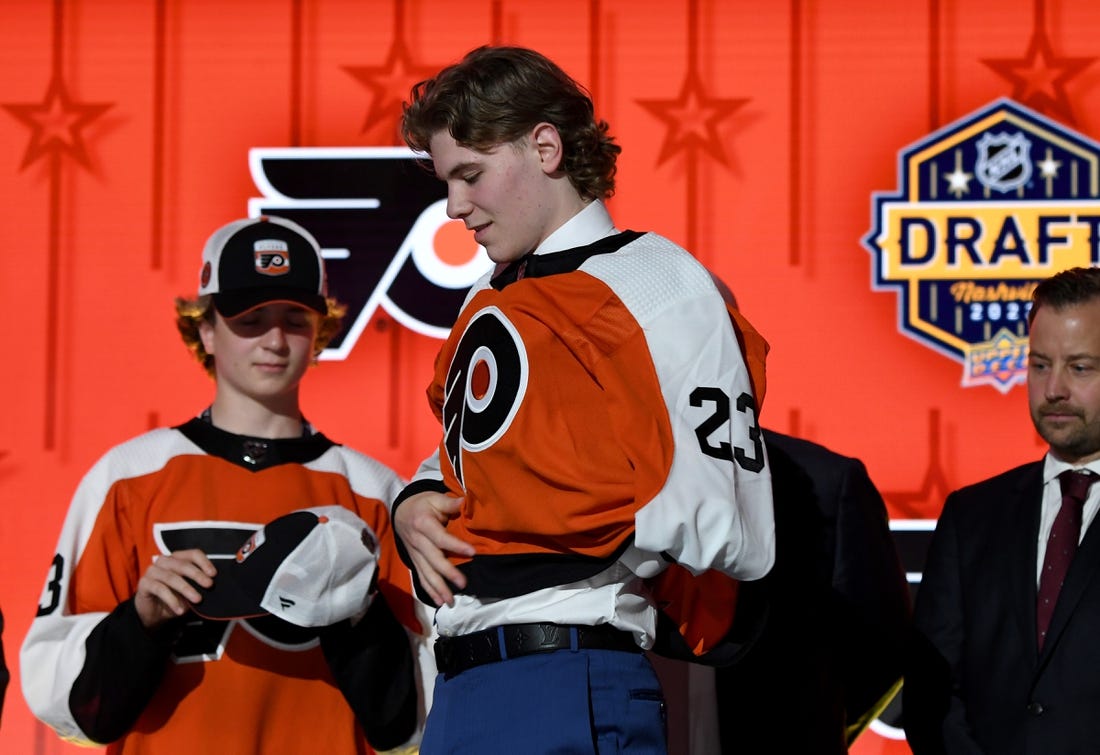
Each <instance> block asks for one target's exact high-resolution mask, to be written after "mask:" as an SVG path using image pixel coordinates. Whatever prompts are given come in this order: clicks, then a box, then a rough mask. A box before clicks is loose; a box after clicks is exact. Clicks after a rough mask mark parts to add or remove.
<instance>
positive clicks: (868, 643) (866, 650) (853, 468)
mask: <svg viewBox="0 0 1100 755" xmlns="http://www.w3.org/2000/svg"><path fill="white" fill-rule="evenodd" d="M764 444H765V446H766V447H767V450H768V459H769V461H770V463H771V464H772V468H773V470H774V471H773V477H772V488H773V496H774V499H775V528H776V534H775V537H776V557H775V566H774V567H773V569H772V571H771V573H770V574H768V576H767V577H765V578H764V579H763V580H760V581H759V582H746V583H744V584H742V585H741V589H742V590H748V591H761V592H762V593H763V595H764V597H765V598H766V600H767V603H768V605H769V615H768V620H767V624H766V628H765V630H764V632H763V634H762V635H761V636H760V638H759V639H758V640H757V642H756V644H755V645H754V646H753V648H752V649H751V650H750V651H749V652H748V654H747V655H746V656H745V657H744V659H743V660H741V661H740V662H739V663H737V664H735V665H733V666H730V667H726V668H719V669H717V671H716V676H715V687H716V693H717V700H718V721H719V728H720V733H721V742H722V752H723V753H758V752H759V753H764V752H799V753H814V754H815V755H828V754H829V753H844V752H847V751H848V744H849V743H850V742H851V740H852V739H854V737H855V735H856V734H858V733H859V732H860V731H862V729H863V728H864V727H865V726H866V725H867V724H868V723H870V721H871V720H873V719H874V717H875V715H876V714H877V713H879V712H881V710H882V708H883V707H885V705H886V704H887V703H888V702H889V701H890V698H891V697H892V696H893V695H894V694H895V693H896V691H897V688H898V685H899V683H900V679H901V673H902V651H903V648H904V644H905V637H906V634H907V632H908V631H909V621H910V610H909V587H908V584H907V582H906V579H905V573H904V572H903V571H902V568H901V564H900V561H899V559H898V555H897V551H896V549H895V547H894V541H893V537H892V536H891V534H890V528H889V523H888V519H887V515H886V507H885V505H884V503H883V501H882V496H881V495H880V494H879V492H878V490H876V488H875V486H874V484H872V482H871V479H870V477H868V475H867V470H866V468H865V467H864V465H863V463H862V462H861V461H859V460H858V459H853V458H849V457H847V456H842V455H840V454H838V453H835V452H833V451H831V450H829V449H827V448H825V447H823V446H820V445H818V444H816V443H811V442H809V441H806V440H802V439H799V438H792V437H791V436H789V435H782V434H780V433H777V432H773V431H771V430H764Z"/></svg>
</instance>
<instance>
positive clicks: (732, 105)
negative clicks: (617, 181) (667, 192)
mask: <svg viewBox="0 0 1100 755" xmlns="http://www.w3.org/2000/svg"><path fill="white" fill-rule="evenodd" d="M748 101H749V99H748V98H723V97H708V96H707V93H706V89H705V88H704V87H703V83H702V82H701V81H700V80H699V75H698V74H697V73H696V72H695V71H694V70H689V71H688V73H687V76H686V77H685V78H684V84H683V86H682V87H681V89H680V94H679V96H678V97H677V98H676V99H673V100H638V101H637V102H638V104H639V105H641V106H642V107H643V108H645V109H646V110H648V111H649V112H650V113H652V114H653V115H654V116H656V117H657V118H659V119H660V120H662V121H663V122H664V123H665V125H666V126H667V127H668V131H667V132H666V133H665V141H664V144H662V145H661V154H660V155H658V157H657V164H658V165H660V164H661V163H663V162H664V161H665V160H667V159H668V158H670V157H672V156H673V155H674V154H676V153H677V152H679V151H680V150H682V149H687V150H694V149H702V150H703V151H705V152H707V153H709V154H711V155H713V156H714V158H715V159H716V160H718V162H720V163H722V164H723V165H727V163H726V154H725V150H724V149H723V148H722V139H721V138H720V137H719V136H718V124H719V123H721V122H722V121H723V120H725V119H726V118H728V117H729V116H730V115H732V114H733V113H734V111H736V110H738V109H739V108H741V107H742V106H743V105H744V104H745V103H747V102H748Z"/></svg>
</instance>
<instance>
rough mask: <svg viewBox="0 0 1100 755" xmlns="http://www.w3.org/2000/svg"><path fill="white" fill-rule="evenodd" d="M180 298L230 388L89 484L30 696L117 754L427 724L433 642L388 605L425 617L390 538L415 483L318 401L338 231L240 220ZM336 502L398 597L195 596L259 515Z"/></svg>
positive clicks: (383, 588)
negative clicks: (308, 624)
mask: <svg viewBox="0 0 1100 755" xmlns="http://www.w3.org/2000/svg"><path fill="white" fill-rule="evenodd" d="M176 310H177V314H178V320H177V327H178V329H179V331H180V333H181V334H182V336H183V339H184V342H185V343H186V344H187V346H188V347H189V348H190V349H191V350H192V351H193V353H194V354H195V356H196V357H197V358H198V360H199V361H200V363H202V364H203V366H204V367H205V368H206V370H207V371H208V372H209V373H210V374H211V375H212V376H214V378H215V389H214V399H213V401H212V403H211V404H210V406H209V407H207V408H206V409H205V410H204V411H203V412H202V413H201V414H200V415H199V416H198V417H195V418H193V419H191V420H189V421H187V422H185V423H183V424H181V425H179V426H176V427H172V428H160V429H156V430H153V431H151V432H148V433H145V434H144V435H141V436H139V437H137V438H134V439H132V440H130V441H128V442H126V443H123V444H121V445H119V446H116V447H115V448H113V449H111V450H110V451H108V452H107V454H106V455H104V456H103V457H102V459H100V461H99V462H98V463H97V464H96V465H95V466H94V467H93V468H92V470H91V471H90V472H88V474H87V475H86V476H85V477H84V479H83V480H82V481H81V483H80V485H79V487H78V488H77V491H76V494H75V496H74V497H73V501H72V504H71V506H70V508H69V512H68V515H67V517H66V520H65V524H64V526H63V528H62V531H61V537H60V540H59V543H58V547H57V553H56V555H54V557H53V564H52V567H51V570H50V573H49V577H48V581H47V585H46V590H45V592H44V599H43V603H42V605H40V606H39V608H38V615H37V617H36V618H35V619H34V621H33V622H32V624H31V628H30V631H29V633H28V634H27V637H26V640H25V642H24V644H23V648H22V654H21V658H20V663H21V669H22V682H23V692H24V695H25V697H26V699H27V703H28V705H29V706H30V708H31V710H32V711H33V712H34V714H35V715H36V716H38V718H39V719H41V720H42V721H43V722H45V723H46V724H48V725H49V726H50V727H52V728H53V729H54V730H56V731H57V732H58V734H59V735H60V736H62V737H64V738H66V739H70V740H77V741H83V742H91V743H99V744H108V748H107V751H108V752H109V753H128V752H143V753H152V754H154V755H155V754H156V753H179V752H191V753H204V752H218V753H261V752H273V751H278V752H280V753H303V754H304V753H315V752H326V753H347V754H348V755H353V754H359V753H363V752H364V751H365V750H366V747H367V742H366V740H365V739H364V732H363V730H362V729H361V728H360V725H359V723H358V722H357V719H358V720H359V721H361V722H363V728H365V729H367V732H366V733H367V737H368V739H369V740H370V741H371V743H372V744H374V745H375V746H378V747H386V748H390V747H394V746H396V745H399V744H401V743H402V742H404V741H405V740H407V739H408V738H409V737H410V736H412V735H413V734H414V732H415V727H416V723H417V721H416V718H417V712H416V708H417V698H416V689H415V683H414V679H413V676H412V674H413V669H412V657H413V656H412V653H411V650H410V648H409V641H410V637H409V636H407V635H406V632H405V630H404V629H402V628H401V625H399V624H397V623H396V621H395V620H394V619H393V615H391V614H389V613H388V610H387V607H391V608H392V609H393V610H394V612H395V613H396V614H397V615H398V616H400V617H401V619H402V620H403V621H404V622H405V624H406V625H407V626H409V627H410V628H413V629H416V628H418V626H419V624H418V621H417V619H416V617H415V614H414V613H413V600H412V597H411V583H410V581H409V576H408V572H407V570H406V569H405V568H403V566H402V565H401V564H400V562H399V561H398V559H397V558H396V555H394V553H393V551H392V548H391V547H389V546H388V545H387V542H388V539H387V535H388V533H389V528H390V524H389V519H388V512H387V506H388V505H389V502H390V501H391V500H392V499H393V496H394V495H396V493H397V492H399V491H400V489H401V485H402V480H401V479H400V478H399V477H398V476H397V475H396V474H395V473H394V472H392V471H391V470H390V469H388V468H386V467H385V466H383V465H382V464H380V463H378V462H377V461H375V460H373V459H370V458H368V457H366V456H364V455H362V454H360V453H358V452H356V451H353V450H351V449H349V448H347V447H345V446H341V445H338V444H336V443H334V442H333V441H331V440H329V439H328V438H326V437H325V436H324V435H322V434H321V433H319V432H317V431H316V430H315V429H314V428H313V426H312V425H310V423H309V422H308V421H306V419H305V417H303V416H302V411H301V406H300V404H299V391H300V384H301V380H302V378H303V376H304V375H305V373H306V371H307V370H308V369H309V367H310V365H311V364H312V363H313V362H314V359H315V357H316V356H317V355H318V354H319V353H320V352H321V350H322V349H323V348H324V347H325V344H326V343H327V342H328V340H329V339H330V338H331V337H332V335H333V334H334V333H335V332H336V329H337V328H338V327H339V323H340V317H341V315H342V313H343V308H342V306H340V305H339V304H338V303H337V302H336V301H335V300H333V299H331V298H329V297H327V295H326V284H325V270H324V263H323V260H322V257H321V250H320V247H319V246H318V245H317V242H316V241H315V240H314V239H313V237H312V236H311V235H310V234H309V233H308V232H307V231H306V230H305V229H304V228H302V227H301V226H299V225H297V224H295V223H292V222H290V221H288V220H284V219H281V218H276V217H261V218H252V219H243V220H238V221H235V222H232V223H229V224H228V225H226V226H223V227H222V228H220V229H218V230H217V231H216V232H215V233H214V234H213V235H212V236H211V237H210V239H209V240H208V241H207V243H206V246H205V248H204V251H203V266H202V271H201V280H200V286H199V297H198V298H197V299H179V300H177V302H176ZM316 506H340V507H343V508H344V509H348V510H350V511H351V512H353V513H354V514H356V515H357V516H358V517H360V518H361V519H362V520H363V522H364V523H365V524H364V526H366V527H368V528H369V530H370V533H369V537H368V535H367V534H364V536H363V539H364V540H373V543H370V545H371V546H373V549H374V551H375V557H376V572H375V573H376V576H377V580H378V582H377V585H378V589H379V591H380V595H384V597H385V599H384V600H381V599H377V598H376V599H375V600H374V602H373V603H371V604H370V607H369V609H368V607H367V605H363V611H366V617H365V618H363V619H362V620H359V621H358V622H357V623H355V624H354V626H352V623H353V622H354V620H355V619H359V618H360V617H361V616H362V612H357V613H356V614H355V615H349V616H348V618H347V620H344V621H340V622H339V623H337V624H334V625H332V626H330V627H323V628H320V629H309V628H303V627H301V626H296V625H293V624H290V623H287V622H285V621H282V620H281V619H279V618H276V617H275V616H273V615H263V616H258V617H255V618H248V619H242V620H241V621H236V620H234V621H210V620H205V619H201V618H200V617H199V616H197V615H196V614H194V613H192V611H191V608H192V605H195V604H198V605H200V606H201V603H202V598H203V592H202V591H205V590H206V589H209V588H212V587H214V586H216V585H218V584H219V582H220V581H222V580H224V579H227V577H225V576H219V573H218V572H219V568H218V567H217V566H216V565H215V564H216V562H218V559H219V558H226V557H230V556H232V555H233V554H234V552H236V553H237V554H238V560H240V559H241V558H242V555H241V554H242V553H243V552H244V548H243V547H241V546H242V545H243V543H244V542H245V541H246V540H248V539H249V536H250V535H251V534H252V532H253V531H254V530H257V529H258V528H259V527H261V526H262V525H264V524H265V523H268V522H270V521H272V520H275V519H278V518H280V517H282V516H283V515H285V514H288V513H290V512H292V511H296V510H299V509H304V508H309V507H316ZM256 537H257V538H259V537H261V535H257V536H256ZM251 542H252V543H253V544H255V545H256V549H257V552H258V551H260V550H262V549H263V547H264V546H263V544H262V542H259V541H257V540H255V539H254V540H252V541H251ZM379 543H381V544H382V545H381V547H380V546H379ZM239 547H241V550H240V551H238V548H239ZM229 562H231V559H229V560H223V561H220V563H221V564H227V563H229ZM221 568H223V569H225V568H226V567H225V566H223V567H221ZM313 576H314V575H312V574H307V575H306V577H307V579H308V578H311V577H313ZM325 576H326V575H325V574H318V575H316V579H318V580H323V579H324V578H325ZM367 588H368V589H370V586H369V583H368V585H367ZM364 597H367V593H364ZM364 602H365V601H364ZM351 607H352V608H353V609H356V610H358V609H357V608H356V606H355V605H352V606H351ZM319 640H320V644H319V642H318V641H319ZM379 643H382V644H385V643H389V644H388V645H387V646H386V648H385V650H386V652H383V653H380V652H379V649H380V647H379ZM387 654H388V658H389V660H388V661H387V660H385V659H386V658H387ZM380 660H381V661H382V662H381V663H380ZM380 677H381V678H380ZM342 692H343V695H342V694H341V693H342ZM382 694H388V695H391V696H392V699H383V698H382V697H381V695H382ZM345 697H346V698H347V700H348V701H349V702H351V703H352V705H351V706H349V705H348V702H345ZM353 708H354V710H353Z"/></svg>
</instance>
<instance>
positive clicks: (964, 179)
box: [944, 168, 974, 199]
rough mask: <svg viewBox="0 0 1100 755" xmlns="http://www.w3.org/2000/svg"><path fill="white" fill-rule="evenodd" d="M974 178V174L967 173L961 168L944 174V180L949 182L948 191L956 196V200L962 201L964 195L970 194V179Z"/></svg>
mask: <svg viewBox="0 0 1100 755" xmlns="http://www.w3.org/2000/svg"><path fill="white" fill-rule="evenodd" d="M973 177H974V174H973V173H967V172H966V171H965V170H960V169H959V168H955V170H953V171H951V172H950V173H946V174H944V180H946V181H947V190H948V191H949V192H951V193H952V194H954V195H955V199H961V198H962V195H963V194H969V193H970V179H971V178H973Z"/></svg>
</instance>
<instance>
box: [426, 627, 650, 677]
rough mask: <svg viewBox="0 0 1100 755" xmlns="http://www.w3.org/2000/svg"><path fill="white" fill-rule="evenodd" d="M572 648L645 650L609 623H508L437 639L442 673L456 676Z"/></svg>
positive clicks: (436, 649)
mask: <svg viewBox="0 0 1100 755" xmlns="http://www.w3.org/2000/svg"><path fill="white" fill-rule="evenodd" d="M502 645H503V646H502ZM570 649H585V650H621V651H625V652H631V653H640V652H642V649H641V648H640V647H638V643H636V642H635V641H634V635H632V634H631V633H630V632H627V631H625V630H623V629H616V628H615V627H613V626H611V625H610V624H597V625H596V626H566V625H563V624H549V623H541V624H509V625H506V626H501V627H493V628H492V629H482V630H481V631H480V632H471V633H470V634H464V635H460V636H458V637H440V638H439V639H437V640H436V641H435V663H436V667H437V668H438V669H439V671H440V673H443V674H446V675H448V676H454V675H455V674H457V673H460V672H462V671H465V670H466V669H469V668H473V667H474V666H481V665H483V664H486V663H494V662H496V661H504V660H507V659H509V658H519V657H522V656H525V655H532V654H534V653H551V652H553V651H555V650H570Z"/></svg>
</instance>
